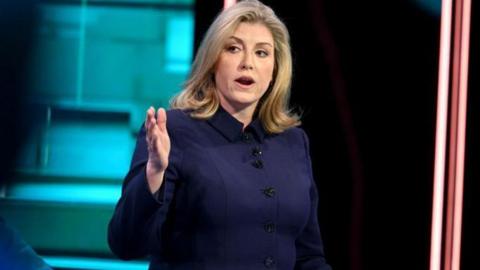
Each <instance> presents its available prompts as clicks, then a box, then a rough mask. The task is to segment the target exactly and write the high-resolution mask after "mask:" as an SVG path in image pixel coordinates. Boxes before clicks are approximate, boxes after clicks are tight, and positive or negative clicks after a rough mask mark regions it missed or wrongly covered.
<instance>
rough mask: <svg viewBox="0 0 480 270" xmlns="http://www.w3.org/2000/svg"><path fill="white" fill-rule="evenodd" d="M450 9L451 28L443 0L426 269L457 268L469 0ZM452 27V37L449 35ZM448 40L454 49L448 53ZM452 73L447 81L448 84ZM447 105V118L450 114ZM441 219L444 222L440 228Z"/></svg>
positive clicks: (447, 5) (458, 258) (459, 235)
mask: <svg viewBox="0 0 480 270" xmlns="http://www.w3.org/2000/svg"><path fill="white" fill-rule="evenodd" d="M454 11H455V22H454V28H453V30H451V29H452V28H451V16H452V14H453V13H452V2H451V1H450V0H448V1H447V0H445V1H443V3H442V19H441V36H440V42H441V44H440V66H439V77H438V104H437V130H436V145H435V169H434V170H435V173H434V194H433V207H432V239H431V250H430V270H460V259H461V258H460V256H461V255H460V251H461V234H462V210H463V209H462V208H463V181H464V165H465V164H464V163H465V134H466V116H467V86H468V57H469V42H470V18H471V17H470V13H471V0H457V1H455V7H454ZM452 31H453V34H454V36H453V40H452V39H451V32H452ZM452 42H453V51H452V55H450V44H452ZM450 63H452V69H451V73H450V72H449V67H450ZM450 79H451V85H449V80H450ZM449 86H450V88H449ZM449 94H451V97H450V107H448V99H449ZM449 109H450V118H449V119H448V118H447V114H448V110H449ZM447 126H449V148H448V150H449V151H448V153H449V156H448V159H447V160H445V155H446V152H445V151H446V145H445V143H446V139H447V133H446V132H447V130H446V128H447ZM447 164H448V175H447V179H446V180H447V181H448V182H447V183H448V185H447V194H446V195H447V201H446V208H447V211H446V216H445V217H444V216H443V215H444V212H443V198H444V196H445V194H444V183H445V166H446V165H447ZM443 222H445V225H446V226H445V230H444V231H443V227H442V226H443ZM442 236H444V238H442ZM442 243H443V244H444V246H442ZM442 248H443V257H442ZM442 259H443V261H442ZM442 266H443V268H442Z"/></svg>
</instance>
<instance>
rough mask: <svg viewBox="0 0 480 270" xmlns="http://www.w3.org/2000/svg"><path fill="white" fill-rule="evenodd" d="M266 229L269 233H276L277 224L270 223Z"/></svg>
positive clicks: (265, 226) (266, 225)
mask: <svg viewBox="0 0 480 270" xmlns="http://www.w3.org/2000/svg"><path fill="white" fill-rule="evenodd" d="M264 229H265V231H266V232H267V233H274V232H275V224H274V223H273V222H269V223H267V224H265V225H264Z"/></svg>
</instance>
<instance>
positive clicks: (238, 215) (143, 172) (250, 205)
mask: <svg viewBox="0 0 480 270" xmlns="http://www.w3.org/2000/svg"><path fill="white" fill-rule="evenodd" d="M291 76H292V61H291V54H290V46H289V36H288V32H287V29H286V27H285V25H284V24H283V23H282V22H281V21H280V20H279V19H278V18H277V17H276V15H275V14H274V13H273V11H272V10H271V9H270V8H269V7H267V6H265V5H263V4H261V3H260V2H258V1H243V2H239V3H237V4H236V5H234V6H232V7H230V8H229V9H226V10H224V11H223V12H222V13H221V14H220V15H219V16H218V17H217V18H216V20H215V21H214V22H213V24H212V25H211V27H210V28H209V30H208V31H207V34H206V36H205V38H204V40H203V42H202V44H201V46H200V48H199V51H198V53H197V55H196V58H195V61H194V63H193V67H192V72H191V75H190V78H189V80H188V81H187V83H186V86H185V89H184V90H183V91H182V92H181V93H180V94H179V95H178V96H176V97H175V98H174V99H173V102H172V110H170V111H168V112H165V110H163V109H159V110H158V111H157V112H155V110H154V109H153V108H150V109H149V110H148V111H147V116H146V120H145V125H144V127H143V128H142V130H141V132H140V134H139V137H138V141H137V146H136V149H135V153H134V156H133V160H132V165H131V169H130V171H129V173H128V175H127V176H126V179H125V182H124V185H123V192H122V196H121V198H120V200H119V202H118V204H117V207H116V209H115V213H114V215H113V217H112V220H111V222H110V224H109V244H110V247H111V249H112V250H113V252H114V253H115V254H116V255H118V256H119V257H120V258H122V259H132V258H137V257H141V256H145V255H147V254H149V255H151V264H150V269H265V268H267V269H268V268H274V269H285V270H286V269H322V270H323V269H330V267H329V266H328V265H327V264H326V262H325V258H324V252H323V246H322V240H321V236H320V231H319V225H318V221H317V202H318V198H317V191H316V187H315V184H314V181H313V178H312V170H311V165H310V158H309V149H308V140H307V137H306V135H305V133H304V132H303V131H302V130H301V129H300V128H297V127H296V126H298V125H299V124H300V121H299V118H298V116H297V115H294V114H292V113H291V112H290V111H289V110H288V108H287V106H288V96H289V91H290V90H289V88H290V81H291ZM167 119H168V120H167Z"/></svg>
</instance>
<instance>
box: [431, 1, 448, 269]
mask: <svg viewBox="0 0 480 270" xmlns="http://www.w3.org/2000/svg"><path fill="white" fill-rule="evenodd" d="M451 11H452V1H451V0H443V1H442V15H441V28H440V55H439V57H440V59H439V72H438V94H437V120H436V121H437V123H436V132H435V134H436V135H435V136H436V137H435V163H434V176H433V177H434V179H433V181H434V182H433V205H432V231H431V246H430V270H440V267H441V258H442V254H441V252H442V227H443V226H442V221H443V196H444V194H443V193H444V182H445V149H446V140H447V113H448V86H449V69H450V39H451V38H450V34H451V30H450V29H451V21H452V15H451V14H452V12H451Z"/></svg>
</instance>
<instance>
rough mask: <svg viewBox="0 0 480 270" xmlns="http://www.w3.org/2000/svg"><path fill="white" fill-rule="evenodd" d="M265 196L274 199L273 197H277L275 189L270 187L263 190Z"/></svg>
mask: <svg viewBox="0 0 480 270" xmlns="http://www.w3.org/2000/svg"><path fill="white" fill-rule="evenodd" d="M263 194H265V196H267V197H269V198H272V197H273V196H275V189H274V188H273V187H268V188H266V189H264V190H263Z"/></svg>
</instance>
